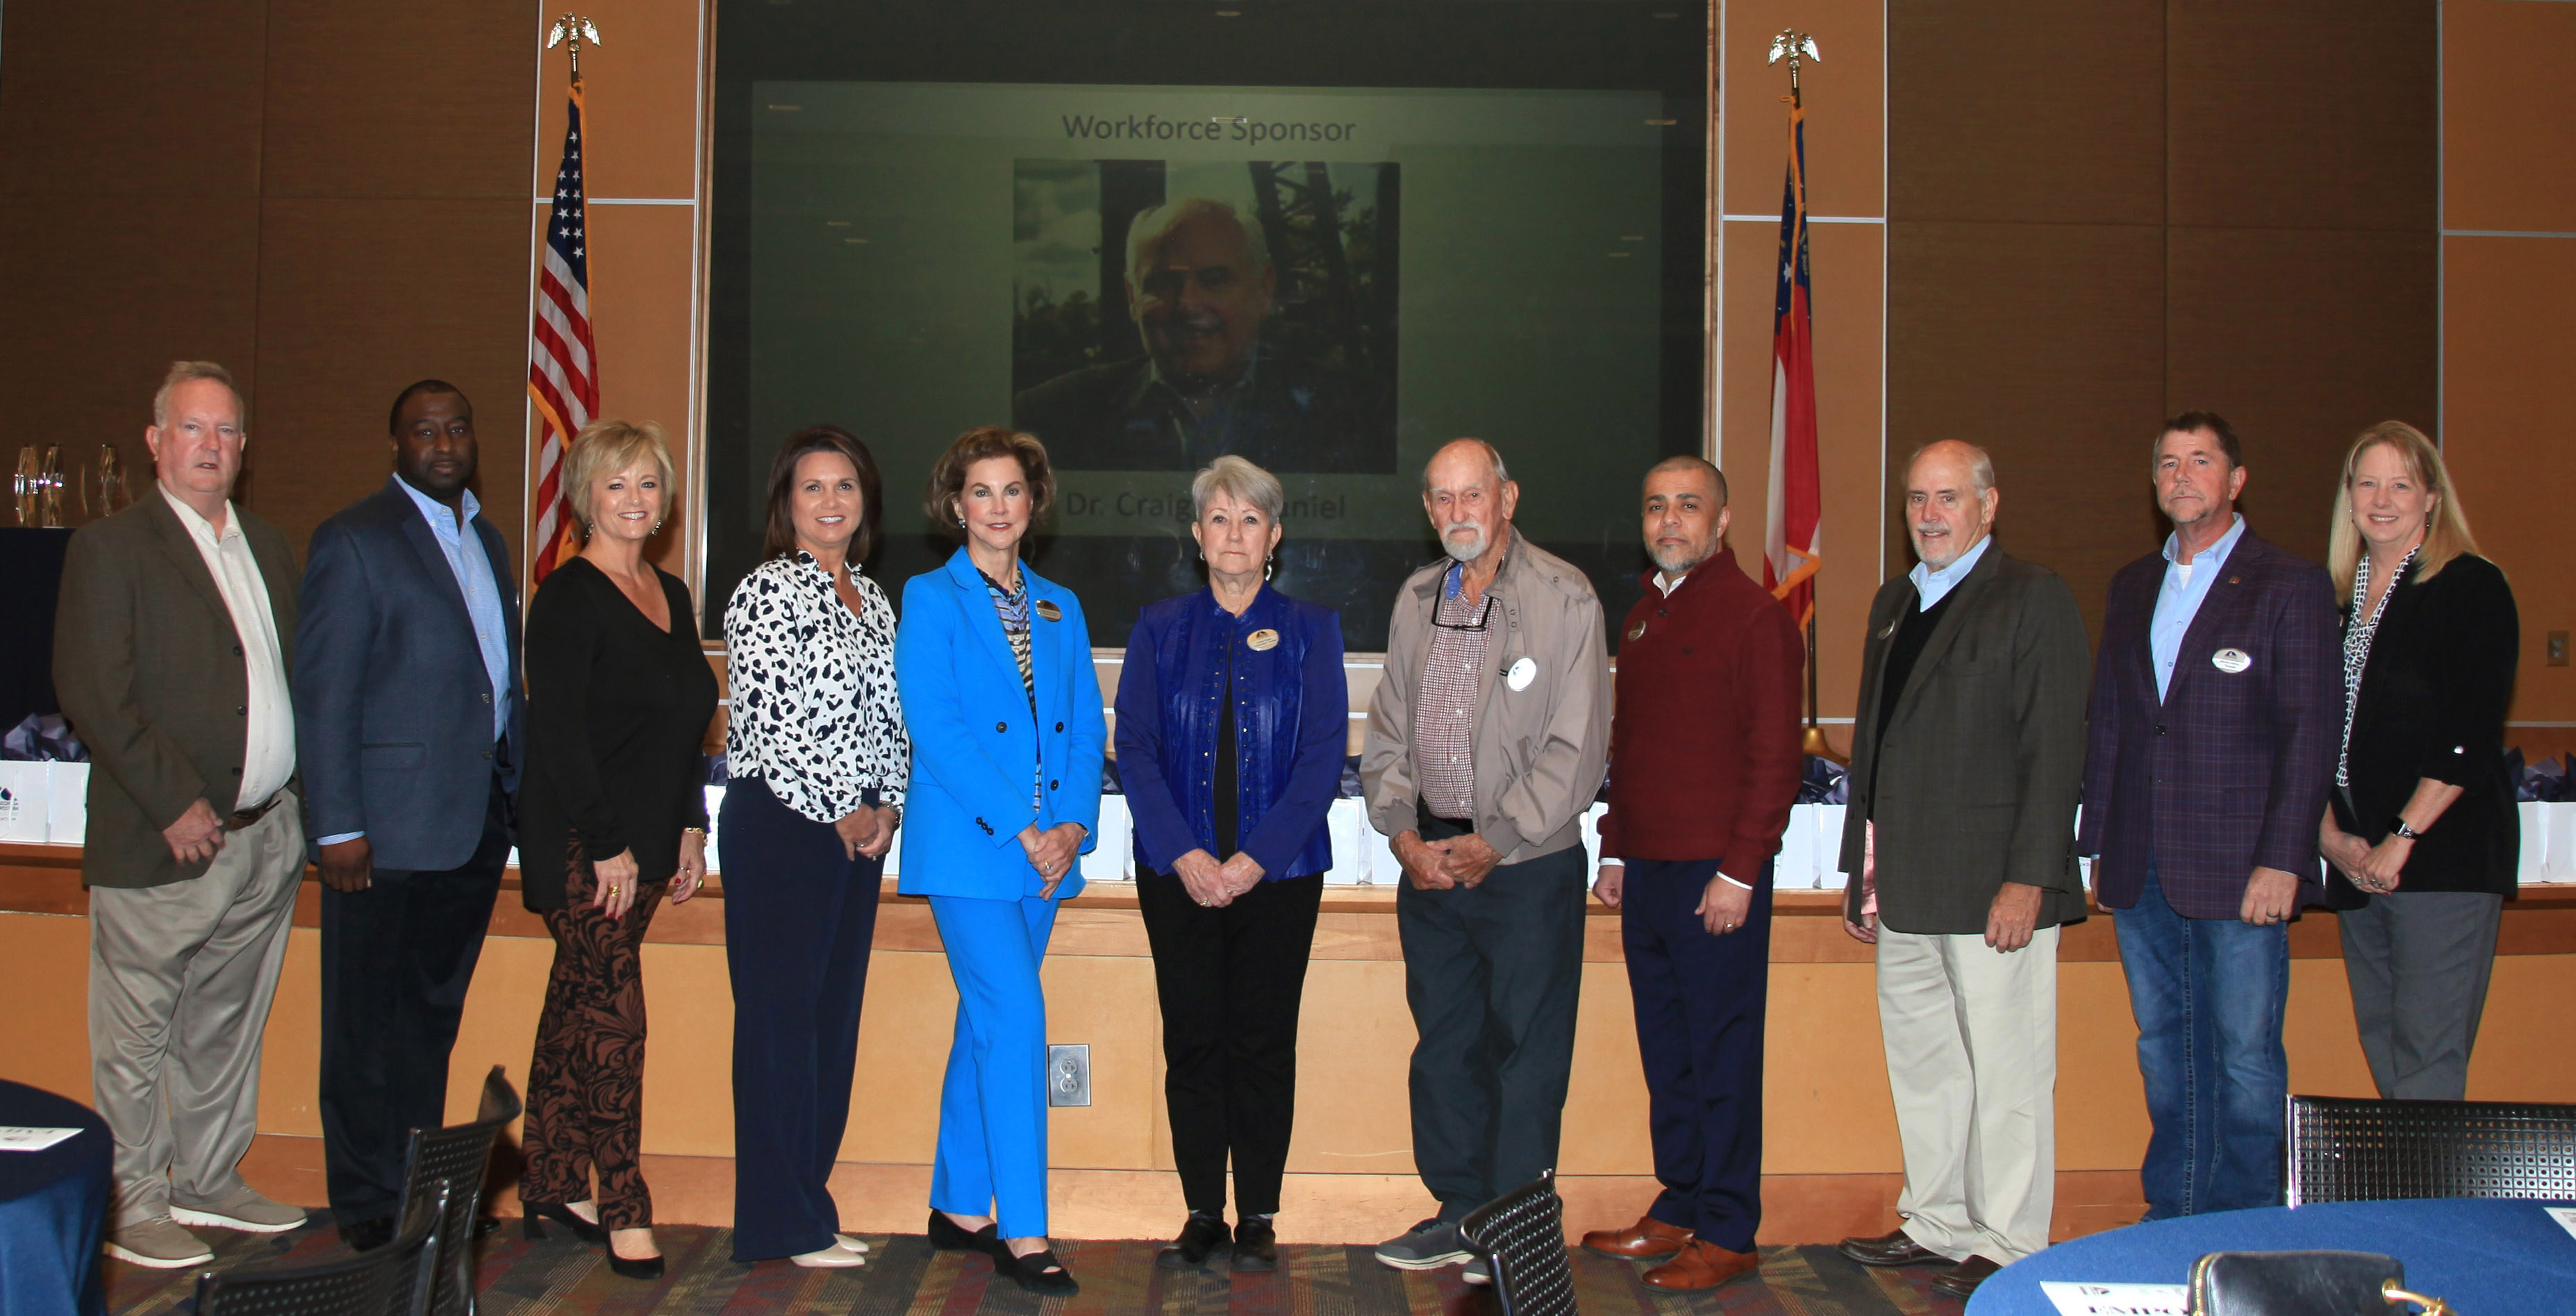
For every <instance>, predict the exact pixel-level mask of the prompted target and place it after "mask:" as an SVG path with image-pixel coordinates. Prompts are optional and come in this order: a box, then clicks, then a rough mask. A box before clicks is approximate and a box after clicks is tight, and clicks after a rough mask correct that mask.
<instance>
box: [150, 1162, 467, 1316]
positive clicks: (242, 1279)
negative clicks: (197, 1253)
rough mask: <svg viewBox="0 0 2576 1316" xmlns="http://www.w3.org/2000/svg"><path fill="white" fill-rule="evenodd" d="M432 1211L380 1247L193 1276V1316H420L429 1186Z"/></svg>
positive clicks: (431, 1242)
mask: <svg viewBox="0 0 2576 1316" xmlns="http://www.w3.org/2000/svg"><path fill="white" fill-rule="evenodd" d="M432 1197H433V1206H432V1209H430V1210H428V1211H424V1212H419V1213H417V1218H416V1219H414V1220H412V1221H411V1223H410V1226H409V1227H408V1228H406V1229H404V1230H402V1231H401V1232H400V1233H398V1234H397V1235H396V1236H395V1238H394V1241H393V1242H391V1243H388V1244H386V1245H385V1246H383V1247H380V1248H374V1249H371V1250H369V1251H365V1252H353V1253H350V1254H348V1255H346V1256H337V1257H332V1258H330V1259H329V1260H326V1261H319V1262H315V1263H313V1264H311V1265H305V1266H260V1265H247V1266H243V1267H240V1268H239V1269H236V1270H231V1271H227V1272H225V1273H222V1274H217V1273H216V1272H214V1271H211V1270H209V1271H206V1272H204V1273H202V1274H200V1275H198V1276H197V1316H423V1314H424V1313H426V1312H427V1311H428V1310H429V1294H430V1281H431V1280H432V1279H433V1278H434V1277H435V1274H436V1270H437V1267H436V1264H435V1259H436V1257H437V1254H438V1221H439V1212H438V1211H437V1210H436V1207H437V1206H443V1205H445V1204H446V1200H447V1188H446V1185H444V1184H440V1185H436V1186H435V1189H434V1191H433V1193H432Z"/></svg>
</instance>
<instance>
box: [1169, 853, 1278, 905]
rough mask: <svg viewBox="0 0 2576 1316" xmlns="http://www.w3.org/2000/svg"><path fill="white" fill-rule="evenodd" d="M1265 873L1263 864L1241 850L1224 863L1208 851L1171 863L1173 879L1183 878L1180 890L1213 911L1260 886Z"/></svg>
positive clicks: (1189, 855)
mask: <svg viewBox="0 0 2576 1316" xmlns="http://www.w3.org/2000/svg"><path fill="white" fill-rule="evenodd" d="M1263 872H1264V870H1263V869H1262V867H1261V861H1259V860H1257V859H1254V858H1253V857H1252V856H1251V855H1248V854H1245V853H1244V852H1242V851H1241V850H1237V851H1235V852H1234V857H1233V858H1231V859H1227V860H1224V861H1222V862H1220V861H1219V860H1218V859H1217V857H1216V856H1215V855H1212V854H1209V853H1208V852H1207V851H1205V850H1192V851H1190V852H1189V853H1188V854H1185V855H1182V856H1181V857H1180V858H1178V859H1175V860H1173V861H1172V876H1174V877H1177V878H1179V879H1181V889H1182V890H1184V891H1187V892H1189V893H1190V899H1191V900H1193V901H1196V902H1198V903H1199V904H1202V905H1205V906H1207V907H1208V908H1210V909H1223V908H1225V907H1226V906H1228V905H1231V904H1233V903H1234V901H1235V897H1237V896H1240V895H1242V894H1243V893H1244V892H1246V891H1250V890H1251V889H1252V888H1254V887H1256V886H1259V885H1261V879H1262V876H1263Z"/></svg>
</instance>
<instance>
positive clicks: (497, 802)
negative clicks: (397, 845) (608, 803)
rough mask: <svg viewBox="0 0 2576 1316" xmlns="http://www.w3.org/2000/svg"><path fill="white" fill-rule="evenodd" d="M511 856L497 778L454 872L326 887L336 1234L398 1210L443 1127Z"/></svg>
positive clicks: (326, 1017)
mask: <svg viewBox="0 0 2576 1316" xmlns="http://www.w3.org/2000/svg"><path fill="white" fill-rule="evenodd" d="M509 858H510V797H509V795H508V793H507V792H505V791H503V790H502V789H501V774H500V773H498V772H495V773H493V774H492V793H491V796H490V798H489V800H488V801H487V802H486V804H485V806H484V813H483V839H482V840H481V841H480V842H479V843H478V844H476V846H475V847H474V857H473V858H471V859H468V860H466V861H465V863H464V864H463V865H462V866H460V867H457V868H450V869H447V870H445V871H443V872H425V871H406V870H402V869H390V868H379V869H376V870H375V874H374V876H373V877H372V878H371V879H370V881H369V883H368V886H367V889H366V890H364V891H349V892H342V891H334V890H332V889H330V888H329V887H328V886H325V887H324V888H323V889H322V1083H321V1089H322V1090H321V1098H322V1165H323V1172H324V1181H325V1185H326V1187H327V1189H328V1191H329V1192H330V1194H331V1213H332V1215H333V1216H335V1217H336V1218H338V1219H339V1220H340V1221H341V1222H342V1223H343V1224H346V1223H348V1222H351V1221H358V1220H372V1219H377V1218H381V1217H387V1216H391V1215H394V1214H395V1213H396V1212H397V1211H399V1210H400V1208H401V1205H402V1176H403V1147H404V1144H405V1142H406V1141H407V1140H408V1138H409V1136H410V1132H411V1130H412V1129H414V1128H425V1129H434V1128H437V1127H439V1126H440V1125H442V1124H444V1123H446V1122H447V1055H448V1052H449V1050H450V1049H452V1048H453V1047H454V1046H455V1045H456V1025H457V1021H458V1020H459V1019H461V1018H463V1017H464V1014H465V990H466V988H467V987H468V986H470V985H472V983H473V981H474V964H475V961H477V960H479V959H481V958H482V955H483V936H484V933H486V932H487V931H489V930H490V928H491V926H492V900H493V897H494V896H496V895H497V894H499V892H500V890H501V869H502V868H503V867H504V866H506V865H507V864H508V862H509Z"/></svg>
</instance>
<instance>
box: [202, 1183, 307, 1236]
mask: <svg viewBox="0 0 2576 1316" xmlns="http://www.w3.org/2000/svg"><path fill="white" fill-rule="evenodd" d="M170 1219H171V1220H172V1221H173V1222H174V1223H177V1224H182V1225H195V1226H196V1227H198V1228H199V1229H238V1230H241V1231H242V1232H243V1233H246V1234H282V1233H285V1232H286V1231H287V1230H290V1229H293V1228H295V1227H296V1226H297V1225H300V1224H303V1223H304V1209H303V1208H302V1207H296V1206H288V1205H286V1204H285V1203H283V1202H272V1201H270V1200H269V1199H267V1198H266V1197H263V1196H261V1195H260V1192H259V1190H258V1189H256V1188H253V1187H251V1186H250V1185H249V1184H243V1185H242V1186H241V1187H239V1188H237V1189H235V1190H233V1192H232V1194H231V1195H230V1196H227V1197H223V1198H220V1199H218V1200H215V1201H212V1202H201V1203H199V1204H197V1205H195V1206H181V1205H180V1204H179V1203H178V1202H176V1201H173V1202H171V1203H170Z"/></svg>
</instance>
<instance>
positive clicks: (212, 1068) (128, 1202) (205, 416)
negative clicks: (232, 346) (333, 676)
mask: <svg viewBox="0 0 2576 1316" xmlns="http://www.w3.org/2000/svg"><path fill="white" fill-rule="evenodd" d="M241 412H242V407H241V395H240V394H239V393H236V392H235V391H234V390H233V382H232V376H231V375H229V374H227V373H225V371H224V368H223V367H222V366H219V365H215V364H214V363H212V362H207V361H182V362H179V363H177V364H175V365H173V366H172V367H171V368H170V376H169V378H168V380H167V381H165V382H164V383H163V384H162V386H161V391H160V393H159V395H157V396H156V397H154V398H153V400H152V425H151V427H150V428H149V429H146V430H145V431H144V432H143V439H144V442H145V443H147V444H149V445H150V446H151V449H152V461H153V469H154V474H155V477H156V479H155V483H154V487H153V488H152V489H151V490H150V491H149V492H147V493H145V494H144V495H143V496H142V497H140V498H138V499H136V500H135V503H134V505H133V506H132V507H129V508H127V509H125V510H124V511H121V512H118V513H117V514H116V515H114V516H110V517H107V518H105V519H103V520H99V521H94V522H92V523H90V524H89V525H86V526H83V527H81V529H80V532H79V533H78V534H75V535H73V536H72V542H71V549H70V551H69V553H68V555H67V556H66V559H65V561H64V564H63V590H62V602H61V605H60V610H59V611H58V612H57V613H56V615H55V620H54V687H55V689H56V690H58V691H59V692H60V693H61V696H62V703H63V714H64V716H65V717H66V718H67V719H69V721H70V722H71V724H72V729H73V730H74V731H77V732H79V733H80V737H81V740H82V742H83V743H84V744H86V745H88V746H89V752H90V760H91V768H90V776H89V830H88V832H87V833H86V835H85V836H84V837H83V849H82V855H81V881H82V882H83V883H85V884H87V885H88V887H89V924H90V969H89V1039H90V1072H91V1082H92V1084H93V1086H94V1088H95V1091H96V1096H97V1100H98V1110H99V1114H100V1115H102V1116H104V1117H105V1118H106V1120H107V1127H108V1130H109V1132H111V1133H112V1134H114V1135H115V1138H116V1169H115V1173H116V1199H115V1203H114V1205H113V1207H112V1208H111V1210H110V1214H109V1219H108V1236H107V1251H108V1252H109V1253H110V1254H111V1255H113V1256H116V1257H118V1258H120V1259H122V1260H125V1261H130V1262H133V1263H134V1264H136V1265H139V1266H154V1267H160V1268H164V1269H177V1268H180V1267H185V1266H194V1265H202V1264H204V1263H205V1262H207V1261H210V1260H212V1259H213V1256H214V1254H213V1252H212V1251H211V1250H210V1249H209V1248H207V1247H206V1245H205V1244H204V1243H203V1242H202V1241H200V1240H199V1239H198V1238H197V1237H196V1236H195V1235H193V1234H191V1233H189V1232H188V1230H187V1229H186V1228H184V1227H183V1226H188V1225H195V1226H199V1227H205V1226H212V1227H215V1228H220V1229H236V1230H246V1231H249V1232H253V1233H277V1232H280V1231H283V1230H288V1229H292V1228H294V1227H295V1226H297V1225H300V1224H302V1223H304V1213H303V1212H302V1211H300V1210H297V1209H296V1208H294V1207H291V1206H285V1205H281V1204H280V1203H277V1202H272V1201H270V1200H269V1199H267V1198H266V1197H263V1196H261V1195H260V1194H259V1193H258V1192H257V1191H256V1190H254V1189H253V1188H252V1187H251V1186H250V1185H249V1184H246V1183H244V1182H242V1177H241V1173H240V1171H239V1170H237V1169H236V1168H235V1167H236V1166H237V1165H238V1164H239V1163H240V1161H241V1158H242V1156H243V1154H244V1153H246V1152H248V1151H249V1150H250V1143H251V1135H252V1134H253V1133H254V1132H255V1131H256V1129H257V1124H258V1115H259V1048H260V1030H261V1028H262V1026H263V1025H265V1024H266V1023H267V1022H268V1007H269V1002H270V1001H271V1000H272V999H273V998H274V997H275V995H276V992H277V974H278V970H279V969H280V968H281V967H282V966H283V965H284V963H285V961H286V938H287V929H288V925H289V924H290V923H291V922H292V920H293V918H294V915H295V889H296V887H297V886H298V885H299V884H300V883H301V882H302V881H303V878H304V824H303V819H302V817H301V816H300V814H299V807H298V805H297V802H296V793H295V791H294V790H293V789H292V787H291V784H290V783H291V782H292V780H293V778H294V775H295V708H294V705H293V702H292V700H291V699H290V697H289V695H288V693H287V690H288V685H287V682H288V671H287V663H288V649H287V646H286V645H285V644H284V643H282V641H281V637H284V636H291V635H293V634H294V633H295V584H296V573H295V553H294V550H292V549H290V548H288V547H287V544H286V536H284V535H282V534H279V533H278V532H277V529H276V527H274V526H271V525H270V524H268V523H267V522H266V521H262V520H260V519H259V518H257V517H255V516H252V515H250V514H249V513H248V512H245V511H243V510H241V509H240V508H238V507H235V506H233V503H232V489H233V481H234V478H235V477H236V476H237V475H239V474H240V472H241V457H242V445H243V443H244V442H245V441H246V433H245V431H244V428H243V426H242V414H241Z"/></svg>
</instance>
